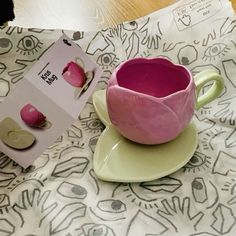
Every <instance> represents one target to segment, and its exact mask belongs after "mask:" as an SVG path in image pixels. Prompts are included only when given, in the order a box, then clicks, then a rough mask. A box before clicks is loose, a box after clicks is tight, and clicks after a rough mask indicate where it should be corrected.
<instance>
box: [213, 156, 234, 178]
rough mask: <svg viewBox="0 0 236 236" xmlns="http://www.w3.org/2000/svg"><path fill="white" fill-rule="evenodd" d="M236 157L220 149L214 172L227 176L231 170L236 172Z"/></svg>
mask: <svg viewBox="0 0 236 236" xmlns="http://www.w3.org/2000/svg"><path fill="white" fill-rule="evenodd" d="M235 159H236V156H232V155H230V154H228V153H226V152H224V151H220V152H219V153H218V155H217V157H216V161H215V163H214V165H213V168H212V174H219V175H224V176H227V175H228V174H229V172H236V168H234V166H235V164H234V163H235ZM222 163H223V164H222Z"/></svg>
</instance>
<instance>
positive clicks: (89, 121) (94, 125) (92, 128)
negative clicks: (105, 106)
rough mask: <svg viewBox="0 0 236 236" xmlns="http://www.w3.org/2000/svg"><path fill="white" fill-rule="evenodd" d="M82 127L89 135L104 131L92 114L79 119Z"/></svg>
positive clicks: (100, 123)
mask: <svg viewBox="0 0 236 236" xmlns="http://www.w3.org/2000/svg"><path fill="white" fill-rule="evenodd" d="M81 123H82V127H83V128H84V129H85V130H87V131H89V132H90V133H94V134H95V133H97V132H101V131H102V130H103V129H104V125H103V124H102V122H101V121H100V120H99V119H98V118H97V117H96V115H95V113H94V112H91V113H90V114H89V117H86V118H81Z"/></svg>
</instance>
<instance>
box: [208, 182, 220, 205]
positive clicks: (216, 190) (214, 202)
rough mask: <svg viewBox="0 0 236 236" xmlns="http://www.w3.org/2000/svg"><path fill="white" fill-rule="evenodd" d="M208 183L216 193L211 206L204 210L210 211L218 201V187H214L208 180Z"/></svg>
mask: <svg viewBox="0 0 236 236" xmlns="http://www.w3.org/2000/svg"><path fill="white" fill-rule="evenodd" d="M209 183H210V184H211V186H212V187H213V189H214V190H215V193H216V197H215V200H214V201H213V203H212V204H211V205H208V206H207V207H206V209H211V208H213V207H214V206H215V205H216V204H217V203H218V201H219V193H218V186H217V187H216V185H215V184H213V183H212V181H210V180H209Z"/></svg>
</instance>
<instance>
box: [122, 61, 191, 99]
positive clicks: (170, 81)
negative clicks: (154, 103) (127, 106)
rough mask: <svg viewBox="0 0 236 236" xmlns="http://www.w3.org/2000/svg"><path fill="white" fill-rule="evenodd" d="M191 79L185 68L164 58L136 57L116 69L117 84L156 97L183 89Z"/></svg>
mask: <svg viewBox="0 0 236 236" xmlns="http://www.w3.org/2000/svg"><path fill="white" fill-rule="evenodd" d="M190 81H191V75H190V73H189V72H188V70H187V69H185V68H184V67H182V66H177V65H174V64H172V63H171V62H169V61H167V60H166V59H160V60H158V59H154V60H150V59H140V60H139V59H137V60H131V61H128V62H126V63H124V64H123V65H122V66H121V67H120V69H119V70H118V71H117V83H118V85H119V86H121V87H123V88H126V89H130V90H133V91H136V92H139V93H143V94H147V95H151V96H154V97H157V98H162V97H166V96H168V95H171V94H173V93H176V92H178V91H181V90H185V89H186V88H187V87H188V85H189V83H190Z"/></svg>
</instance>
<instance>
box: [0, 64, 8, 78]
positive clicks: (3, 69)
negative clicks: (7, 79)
mask: <svg viewBox="0 0 236 236" xmlns="http://www.w3.org/2000/svg"><path fill="white" fill-rule="evenodd" d="M6 69H7V66H6V65H5V64H4V63H2V62H0V75H1V74H2V73H3V72H4V71H5V70H6Z"/></svg>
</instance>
